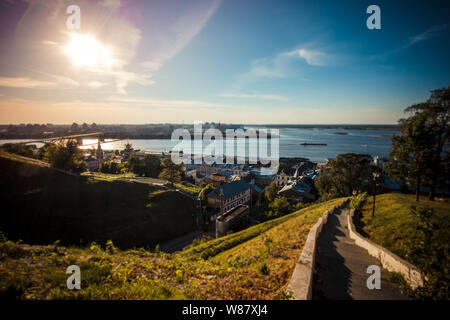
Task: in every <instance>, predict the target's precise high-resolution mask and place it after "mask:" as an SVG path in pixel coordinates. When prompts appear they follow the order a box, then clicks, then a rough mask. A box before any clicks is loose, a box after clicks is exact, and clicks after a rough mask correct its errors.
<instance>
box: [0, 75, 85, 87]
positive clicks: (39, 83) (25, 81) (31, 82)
mask: <svg viewBox="0 0 450 320" xmlns="http://www.w3.org/2000/svg"><path fill="white" fill-rule="evenodd" d="M0 87H8V88H22V89H54V88H63V89H67V88H75V87H78V82H76V81H74V80H72V79H69V78H65V77H60V76H53V81H52V80H50V81H47V80H37V79H32V78H28V77H0Z"/></svg>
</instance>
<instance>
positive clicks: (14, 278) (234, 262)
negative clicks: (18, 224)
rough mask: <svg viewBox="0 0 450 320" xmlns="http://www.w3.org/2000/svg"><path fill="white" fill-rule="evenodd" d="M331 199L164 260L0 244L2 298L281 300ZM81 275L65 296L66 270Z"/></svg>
mask: <svg viewBox="0 0 450 320" xmlns="http://www.w3.org/2000/svg"><path fill="white" fill-rule="evenodd" d="M341 201H342V199H335V200H331V201H328V202H324V203H321V204H316V205H312V206H310V207H308V208H304V209H301V210H299V211H296V212H294V213H292V214H289V215H287V216H284V217H281V218H278V219H275V220H271V221H267V222H264V223H262V224H259V225H256V226H253V227H251V228H249V229H246V230H243V231H240V232H237V233H235V234H231V235H228V236H225V237H221V238H218V239H214V240H210V241H207V242H204V243H200V244H198V245H197V246H193V247H189V248H186V249H185V250H183V251H181V252H179V253H175V254H167V253H160V252H153V253H152V252H149V251H147V250H144V249H138V250H126V251H120V250H117V249H116V248H114V247H113V246H111V245H109V246H107V247H106V248H105V247H104V248H101V247H99V246H98V245H95V244H94V245H91V246H90V247H88V248H80V247H59V246H55V245H49V246H28V245H23V244H19V243H16V242H12V241H8V240H5V239H3V240H2V241H0V290H1V294H3V295H9V296H13V297H19V298H23V299H65V298H68V299H69V298H70V299H74V298H77V299H78V298H81V299H284V298H287V295H286V293H285V290H286V286H287V284H288V281H289V279H290V276H291V274H292V272H293V270H294V267H295V263H296V261H297V259H298V256H299V255H300V252H301V249H302V248H303V245H304V243H305V240H306V236H307V234H308V232H309V229H310V228H311V226H312V225H313V224H314V223H315V222H316V221H317V219H318V218H319V217H320V216H321V215H322V214H323V212H324V211H325V210H327V209H329V208H331V207H332V206H334V205H337V204H338V203H340V202H341ZM71 264H77V265H78V266H80V268H81V279H82V283H81V286H82V289H81V290H79V291H70V290H68V289H67V288H66V286H65V283H66V279H67V275H66V274H65V270H66V268H67V266H69V265H71Z"/></svg>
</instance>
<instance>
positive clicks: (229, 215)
mask: <svg viewBox="0 0 450 320" xmlns="http://www.w3.org/2000/svg"><path fill="white" fill-rule="evenodd" d="M247 209H248V206H246V205H245V204H240V205H238V206H237V207H234V208H233V209H230V210H228V211H227V212H225V213H224V214H222V215H221V216H219V217H218V218H217V220H218V221H220V222H225V221H229V220H233V219H234V218H236V217H238V216H240V215H241V214H243V213H245V212H246V211H247Z"/></svg>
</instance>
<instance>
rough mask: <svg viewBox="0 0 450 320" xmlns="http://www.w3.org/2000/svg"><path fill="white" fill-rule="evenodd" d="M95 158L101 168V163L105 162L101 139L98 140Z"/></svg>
mask: <svg viewBox="0 0 450 320" xmlns="http://www.w3.org/2000/svg"><path fill="white" fill-rule="evenodd" d="M95 156H96V158H97V161H98V165H99V166H100V164H101V163H103V161H104V154H103V150H102V146H101V144H100V139H98V145H97V151H96V152H95Z"/></svg>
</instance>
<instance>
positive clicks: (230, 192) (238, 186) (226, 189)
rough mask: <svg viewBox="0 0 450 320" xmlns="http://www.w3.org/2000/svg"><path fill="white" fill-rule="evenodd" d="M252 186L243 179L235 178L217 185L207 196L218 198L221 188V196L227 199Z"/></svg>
mask: <svg viewBox="0 0 450 320" xmlns="http://www.w3.org/2000/svg"><path fill="white" fill-rule="evenodd" d="M251 187H252V186H251V185H250V184H249V183H247V182H245V181H244V180H236V181H233V182H230V183H227V184H224V185H222V186H220V187H218V188H217V189H216V190H214V191H211V192H210V193H208V197H211V198H216V199H220V191H221V190H223V198H224V199H228V198H230V197H232V196H234V195H236V194H239V193H241V192H243V191H245V190H247V189H250V188H251Z"/></svg>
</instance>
